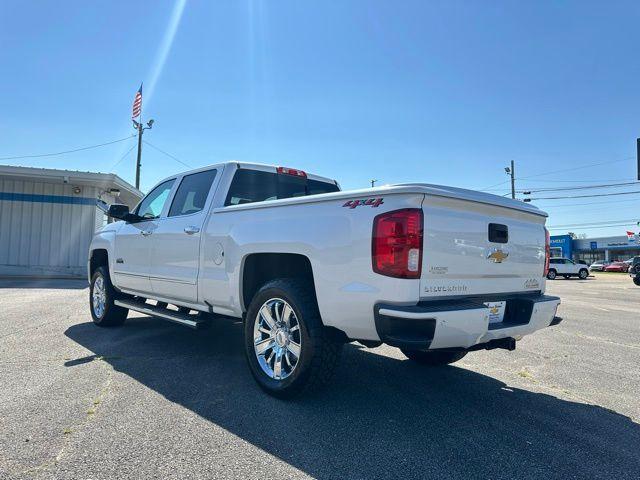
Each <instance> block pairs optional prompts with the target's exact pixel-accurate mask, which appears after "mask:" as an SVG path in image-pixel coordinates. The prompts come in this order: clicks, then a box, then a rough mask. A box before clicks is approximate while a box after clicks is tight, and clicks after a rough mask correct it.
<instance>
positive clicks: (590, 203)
mask: <svg viewBox="0 0 640 480" xmlns="http://www.w3.org/2000/svg"><path fill="white" fill-rule="evenodd" d="M631 202H634V203H635V202H637V200H611V201H608V202H584V203H572V204H570V205H567V204H566V203H565V204H557V205H538V206H539V207H541V208H554V207H565V208H567V207H580V206H584V205H604V204H608V203H631Z"/></svg>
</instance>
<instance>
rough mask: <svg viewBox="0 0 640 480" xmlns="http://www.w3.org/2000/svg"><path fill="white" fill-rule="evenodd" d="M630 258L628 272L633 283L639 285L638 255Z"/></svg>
mask: <svg viewBox="0 0 640 480" xmlns="http://www.w3.org/2000/svg"><path fill="white" fill-rule="evenodd" d="M631 260H632V264H631V267H630V268H629V273H630V275H631V278H632V279H633V283H635V284H636V285H638V286H639V287H640V256H638V257H633V258H632V259H631Z"/></svg>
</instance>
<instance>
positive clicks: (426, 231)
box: [88, 162, 561, 397]
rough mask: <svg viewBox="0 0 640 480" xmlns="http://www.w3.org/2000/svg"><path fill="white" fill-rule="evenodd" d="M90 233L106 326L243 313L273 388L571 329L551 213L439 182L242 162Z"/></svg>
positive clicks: (195, 176)
mask: <svg viewBox="0 0 640 480" xmlns="http://www.w3.org/2000/svg"><path fill="white" fill-rule="evenodd" d="M108 214H109V215H110V216H111V217H113V218H116V219H120V221H117V222H114V223H111V224H108V225H106V226H105V227H104V228H103V229H102V230H100V231H98V232H97V233H96V234H95V237H94V238H93V241H92V242H91V247H90V251H89V261H88V271H89V279H90V309H91V315H92V317H93V321H94V322H95V324H96V325H99V326H115V325H121V324H122V323H123V322H124V321H125V319H126V317H127V313H128V311H129V310H133V311H137V312H142V313H144V314H149V315H153V316H156V317H160V318H164V319H167V320H171V321H174V322H178V323H181V324H184V325H188V326H191V327H194V328H197V327H200V326H202V325H205V324H207V323H209V322H211V321H214V320H215V318H216V317H236V318H241V319H243V321H244V338H245V354H246V358H247V361H248V364H249V367H250V370H251V372H252V374H253V376H254V377H255V379H256V381H257V382H258V384H259V385H260V387H262V388H263V389H264V390H266V391H267V392H269V393H270V394H272V395H276V396H279V397H290V396H292V395H295V394H297V393H299V392H301V391H303V390H309V389H312V388H314V387H317V386H319V385H322V384H325V383H326V382H327V380H328V379H329V377H330V375H331V372H332V371H333V369H334V367H335V366H336V363H337V362H338V359H339V356H340V351H341V349H342V346H343V345H344V344H345V343H347V342H351V341H358V342H360V343H361V344H363V345H365V346H367V347H375V346H378V345H380V344H382V343H386V344H388V345H391V346H394V347H398V348H400V349H401V350H402V352H403V353H404V354H405V355H406V356H407V357H408V358H410V359H411V360H414V361H416V362H419V363H422V364H425V365H444V364H448V363H452V362H455V361H456V360H459V359H460V358H462V357H463V356H464V355H465V354H466V353H467V352H469V351H473V350H480V349H493V348H504V349H507V350H513V349H514V348H515V343H516V341H517V340H520V339H521V338H522V337H523V336H524V335H527V334H529V333H532V332H534V331H536V330H539V329H541V328H544V327H548V326H549V325H554V324H556V323H558V322H559V321H560V320H561V319H560V318H559V317H556V310H557V308H558V304H559V303H560V299H559V298H557V297H552V296H547V295H545V294H544V292H545V281H546V278H545V277H546V274H547V269H548V267H549V236H548V232H546V229H545V227H544V224H545V219H546V214H545V213H544V212H542V211H540V210H538V209H537V208H535V207H534V206H532V205H528V204H525V203H522V202H519V201H514V200H509V199H505V198H503V197H498V196H494V195H489V194H485V193H480V192H474V191H470V190H463V189H458V188H450V187H442V186H436V185H426V184H418V183H416V184H405V185H392V186H384V187H379V188H372V189H365V190H355V191H346V192H343V191H340V188H339V186H338V184H337V182H336V181H334V180H330V179H328V178H323V177H319V176H316V175H308V174H306V173H305V172H303V171H301V170H295V169H290V168H283V167H274V166H267V165H257V164H247V163H237V162H229V163H224V164H221V165H213V166H210V167H206V168H201V169H198V170H194V171H190V172H187V173H184V174H179V175H174V176H171V177H169V178H167V179H165V180H163V181H162V182H160V183H159V184H158V185H157V186H156V187H154V188H153V189H152V190H151V191H150V192H149V194H148V195H147V196H146V197H144V199H142V201H141V202H140V203H139V204H138V206H137V207H136V208H135V209H134V210H133V211H132V212H129V209H128V208H127V207H126V206H124V205H111V206H110V207H109V208H108Z"/></svg>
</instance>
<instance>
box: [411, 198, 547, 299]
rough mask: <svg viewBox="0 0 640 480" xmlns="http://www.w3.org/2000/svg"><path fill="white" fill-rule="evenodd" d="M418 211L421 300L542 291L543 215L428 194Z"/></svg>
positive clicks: (543, 259) (499, 205)
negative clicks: (420, 223) (421, 232)
mask: <svg viewBox="0 0 640 480" xmlns="http://www.w3.org/2000/svg"><path fill="white" fill-rule="evenodd" d="M501 200H502V199H501ZM514 206H517V205H516V203H515V202H514ZM523 207H524V204H523ZM422 208H423V212H424V226H423V227H424V248H423V258H422V275H421V280H420V292H421V293H420V297H421V298H424V299H427V298H433V297H443V296H469V295H493V294H496V296H497V297H499V296H500V294H506V293H518V292H529V293H534V292H536V291H540V290H544V285H543V282H544V281H545V279H544V275H543V271H544V263H545V230H544V223H545V219H546V218H545V215H544V214H543V213H542V212H540V213H532V212H530V211H527V210H526V209H525V208H522V209H519V208H511V207H509V206H505V205H504V204H495V205H492V204H490V203H487V202H474V201H471V200H467V199H456V198H451V197H449V198H447V197H442V196H432V195H428V194H427V195H425V199H424V202H423V206H422Z"/></svg>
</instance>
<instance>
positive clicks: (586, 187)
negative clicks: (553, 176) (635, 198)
mask: <svg viewBox="0 0 640 480" xmlns="http://www.w3.org/2000/svg"><path fill="white" fill-rule="evenodd" d="M624 185H638V182H637V181H635V182H624V183H607V184H601V185H580V186H577V187H558V188H552V187H549V188H539V189H526V190H518V192H519V193H525V192H529V193H533V192H562V191H566V190H588V189H591V188H609V187H621V186H624Z"/></svg>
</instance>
